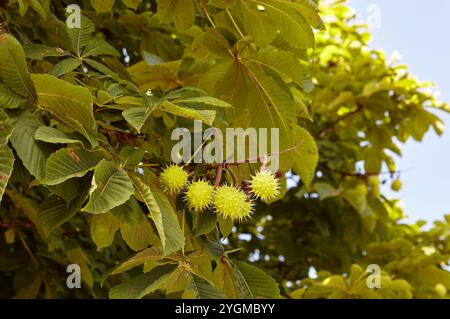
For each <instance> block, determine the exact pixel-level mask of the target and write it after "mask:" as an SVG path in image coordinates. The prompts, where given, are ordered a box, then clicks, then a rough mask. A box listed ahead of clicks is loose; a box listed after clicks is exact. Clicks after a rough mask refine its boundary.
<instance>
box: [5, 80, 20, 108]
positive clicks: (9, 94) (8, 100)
mask: <svg viewBox="0 0 450 319" xmlns="http://www.w3.org/2000/svg"><path fill="white" fill-rule="evenodd" d="M25 101H26V99H25V98H23V97H20V96H18V95H16V94H15V93H14V92H13V91H11V90H10V89H9V88H8V87H7V86H6V85H4V84H3V83H0V108H3V109H16V108H18V107H19V106H20V105H22V104H23V103H24V102H25Z"/></svg>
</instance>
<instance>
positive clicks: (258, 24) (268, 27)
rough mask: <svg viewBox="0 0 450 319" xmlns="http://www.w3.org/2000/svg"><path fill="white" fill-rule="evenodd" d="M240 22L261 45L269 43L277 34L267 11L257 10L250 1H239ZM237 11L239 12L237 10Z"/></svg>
mask: <svg viewBox="0 0 450 319" xmlns="http://www.w3.org/2000/svg"><path fill="white" fill-rule="evenodd" d="M240 5H241V10H239V11H240V12H241V13H242V18H243V19H242V24H243V25H244V27H245V29H246V31H247V33H248V34H250V35H251V36H252V39H253V40H254V41H255V43H256V44H258V45H259V46H261V47H265V46H267V45H269V44H270V43H271V42H272V41H273V40H274V39H275V37H276V36H277V28H276V26H275V25H274V24H273V22H272V19H271V16H270V14H269V13H268V12H267V11H261V10H258V8H257V6H256V5H255V4H254V3H252V2H251V1H241V2H240ZM237 13H239V12H237Z"/></svg>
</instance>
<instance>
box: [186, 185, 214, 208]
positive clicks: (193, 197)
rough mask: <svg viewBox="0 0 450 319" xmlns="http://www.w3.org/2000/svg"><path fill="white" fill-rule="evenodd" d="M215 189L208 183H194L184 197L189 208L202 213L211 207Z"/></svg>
mask: <svg viewBox="0 0 450 319" xmlns="http://www.w3.org/2000/svg"><path fill="white" fill-rule="evenodd" d="M213 192H214V187H212V186H211V185H209V183H208V182H206V181H197V182H192V183H191V184H190V185H189V186H188V188H187V191H186V194H185V196H184V199H185V201H186V202H187V204H188V207H189V208H190V209H191V210H193V211H194V212H200V211H202V210H204V209H206V208H208V207H209V205H210V204H211V200H212V194H213Z"/></svg>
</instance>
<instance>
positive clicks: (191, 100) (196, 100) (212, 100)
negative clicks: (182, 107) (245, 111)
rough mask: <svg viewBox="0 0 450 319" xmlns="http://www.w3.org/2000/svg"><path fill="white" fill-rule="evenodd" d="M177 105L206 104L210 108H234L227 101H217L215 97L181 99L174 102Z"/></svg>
mask: <svg viewBox="0 0 450 319" xmlns="http://www.w3.org/2000/svg"><path fill="white" fill-rule="evenodd" d="M174 102H175V103H185V104H205V105H209V106H215V107H220V108H228V107H233V106H232V105H231V104H230V103H227V102H225V101H222V100H219V99H216V98H214V97H210V96H199V97H192V98H187V99H179V100H176V101H174Z"/></svg>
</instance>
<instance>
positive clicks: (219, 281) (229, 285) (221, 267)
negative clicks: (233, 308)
mask: <svg viewBox="0 0 450 319" xmlns="http://www.w3.org/2000/svg"><path fill="white" fill-rule="evenodd" d="M212 280H213V283H214V285H215V286H216V287H218V288H219V289H220V291H223V292H224V294H225V295H226V296H227V297H228V298H231V299H238V298H239V297H240V296H239V294H240V289H239V287H238V285H237V281H236V276H235V275H234V270H233V267H232V266H231V265H230V263H229V262H228V260H227V259H226V258H222V259H220V261H219V262H218V264H217V267H216V269H214V273H213V275H212Z"/></svg>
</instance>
